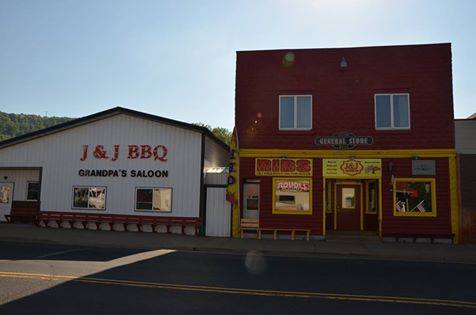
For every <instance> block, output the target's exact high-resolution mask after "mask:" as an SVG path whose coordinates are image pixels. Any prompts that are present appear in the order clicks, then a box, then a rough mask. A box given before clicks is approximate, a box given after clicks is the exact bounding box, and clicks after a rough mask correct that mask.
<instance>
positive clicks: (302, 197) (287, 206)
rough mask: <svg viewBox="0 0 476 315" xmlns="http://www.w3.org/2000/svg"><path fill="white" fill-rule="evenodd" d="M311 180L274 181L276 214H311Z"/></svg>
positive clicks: (274, 209)
mask: <svg viewBox="0 0 476 315" xmlns="http://www.w3.org/2000/svg"><path fill="white" fill-rule="evenodd" d="M311 211H312V209H311V180H310V179H291V178H275V179H274V207H273V212H274V213H283V214H286V213H290V214H291V213H292V214H308V213H311Z"/></svg>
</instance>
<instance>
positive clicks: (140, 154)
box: [80, 144, 168, 162]
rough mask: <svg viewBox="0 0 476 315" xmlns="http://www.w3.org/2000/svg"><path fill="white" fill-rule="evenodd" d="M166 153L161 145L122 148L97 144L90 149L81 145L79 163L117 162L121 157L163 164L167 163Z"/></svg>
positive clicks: (134, 145) (86, 145)
mask: <svg viewBox="0 0 476 315" xmlns="http://www.w3.org/2000/svg"><path fill="white" fill-rule="evenodd" d="M123 152H124V153H123ZM167 153H168V150H167V147H166V146H165V145H163V144H158V145H153V146H151V145H148V144H141V145H137V144H129V145H127V147H126V148H122V147H121V145H119V144H115V145H112V146H106V145H102V144H98V145H95V146H91V147H90V146H89V145H88V144H85V145H83V150H82V154H81V158H80V161H86V160H87V159H88V158H92V159H96V160H110V161H117V160H118V159H120V158H121V157H123V158H127V159H130V160H134V159H152V160H154V161H162V162H165V161H167Z"/></svg>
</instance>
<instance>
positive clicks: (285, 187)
mask: <svg viewBox="0 0 476 315" xmlns="http://www.w3.org/2000/svg"><path fill="white" fill-rule="evenodd" d="M276 188H277V190H279V191H300V192H308V191H309V184H308V183H304V182H294V181H293V182H291V181H289V182H278V184H277V187H276Z"/></svg>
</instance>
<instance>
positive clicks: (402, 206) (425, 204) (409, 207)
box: [395, 180, 435, 214]
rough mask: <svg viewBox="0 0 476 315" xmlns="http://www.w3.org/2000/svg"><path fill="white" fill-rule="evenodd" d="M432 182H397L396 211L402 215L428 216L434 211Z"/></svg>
mask: <svg viewBox="0 0 476 315" xmlns="http://www.w3.org/2000/svg"><path fill="white" fill-rule="evenodd" d="M433 185H434V183H433V182H432V181H403V180H397V181H396V182H395V211H396V212H397V213H400V214H405V213H414V214H428V213H432V212H433V211H434V210H435V209H434V203H433V198H434V196H433V194H434V187H433Z"/></svg>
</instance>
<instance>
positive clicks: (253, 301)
mask: <svg viewBox="0 0 476 315" xmlns="http://www.w3.org/2000/svg"><path fill="white" fill-rule="evenodd" d="M475 283H476V265H472V264H452V263H429V262H408V261H383V260H363V259H355V258H353V259H345V258H324V257H317V256H307V257H306V256H295V257H290V256H278V255H274V256H267V255H262V254H261V253H259V252H254V251H252V252H249V253H247V254H242V253H233V252H228V253H218V252H198V251H188V252H187V251H173V250H163V249H158V250H154V251H144V250H131V249H117V248H95V247H78V246H65V245H55V244H51V243H23V242H0V314H20V313H21V314H43V313H45V314H51V313H63V314H109V313H113V314H152V313H153V314H159V313H161V314H183V313H187V314H192V313H193V314H256V313H259V314H291V313H294V314H300V315H301V314H385V315H390V314H405V315H410V314H476V286H475Z"/></svg>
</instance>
